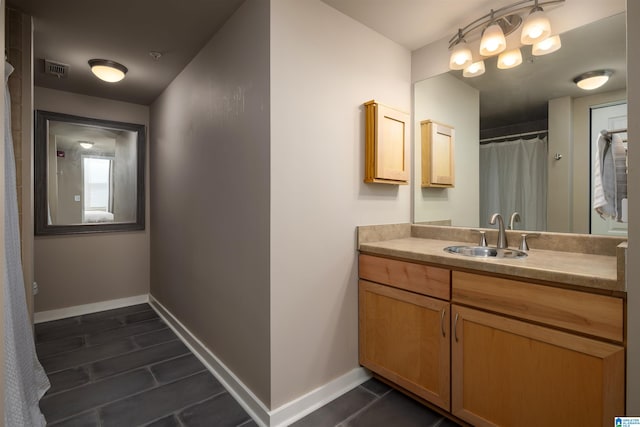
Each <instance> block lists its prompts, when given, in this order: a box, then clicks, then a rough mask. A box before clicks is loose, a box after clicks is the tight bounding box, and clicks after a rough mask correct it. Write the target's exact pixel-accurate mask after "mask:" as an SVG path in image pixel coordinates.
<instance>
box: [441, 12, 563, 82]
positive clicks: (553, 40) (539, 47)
mask: <svg viewBox="0 0 640 427" xmlns="http://www.w3.org/2000/svg"><path fill="white" fill-rule="evenodd" d="M564 1H565V0H549V1H545V2H539V1H538V0H521V1H518V2H515V3H512V4H510V5H507V6H504V7H502V8H500V9H496V10H493V9H491V11H490V12H489V13H488V14H486V15H484V16H482V17H480V18H478V19H476V20H475V21H473V22H471V23H470V24H468V25H467V26H465V27H463V28H460V29H459V30H458V33H457V34H456V35H455V36H453V37H452V38H451V40H449V49H450V50H451V56H450V58H449V68H450V69H451V70H460V69H462V70H466V69H467V68H468V67H474V70H468V71H467V72H466V73H465V72H463V76H465V77H467V76H469V77H474V76H476V75H479V74H478V70H479V68H478V65H475V64H478V63H479V62H481V61H482V60H483V59H484V58H485V57H490V56H494V55H498V54H500V59H498V68H501V69H508V68H513V67H516V66H518V65H520V64H521V63H522V53H521V52H520V49H519V48H517V46H516V47H514V48H513V49H510V50H509V52H507V53H503V52H504V51H505V50H507V40H506V36H508V35H509V34H511V33H513V32H514V31H515V30H516V29H518V27H520V24H521V23H522V22H523V21H522V17H521V16H520V13H524V12H528V16H527V17H526V18H525V20H524V24H523V25H522V32H521V34H520V43H522V44H524V45H533V46H532V54H533V55H536V56H540V55H547V54H549V53H552V52H555V51H557V50H558V49H560V47H561V46H562V44H561V43H560V37H559V36H558V35H552V33H551V23H550V21H549V18H548V17H547V16H546V14H545V12H544V10H543V9H542V6H546V5H550V4H555V3H563V2H564ZM476 30H478V31H482V36H481V40H480V49H479V52H478V54H479V56H480V58H474V56H473V54H472V53H471V51H470V50H469V49H468V47H467V42H466V40H465V37H467V36H469V35H471V34H472V33H473V32H474V31H476ZM518 54H519V55H518ZM518 57H519V58H520V59H518ZM463 64H466V65H463ZM474 65H475V66H474Z"/></svg>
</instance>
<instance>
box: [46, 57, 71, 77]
mask: <svg viewBox="0 0 640 427" xmlns="http://www.w3.org/2000/svg"><path fill="white" fill-rule="evenodd" d="M44 72H45V73H46V74H52V75H54V76H56V77H58V78H59V79H61V78H65V77H67V74H68V73H69V65H67V64H63V63H62V62H56V61H51V60H49V59H45V60H44Z"/></svg>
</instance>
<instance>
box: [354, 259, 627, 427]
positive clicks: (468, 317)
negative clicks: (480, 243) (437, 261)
mask: <svg viewBox="0 0 640 427" xmlns="http://www.w3.org/2000/svg"><path fill="white" fill-rule="evenodd" d="M359 276H360V281H359V327H360V331H359V332H360V343H359V344H360V363H361V365H363V366H365V367H367V368H368V369H370V370H371V371H373V372H375V373H376V374H378V375H380V376H381V377H383V378H386V379H387V380H389V381H391V382H393V383H395V384H397V385H398V386H400V387H402V388H404V389H405V390H407V391H409V392H411V393H413V394H415V395H416V396H419V397H421V398H423V399H424V400H426V401H428V402H431V403H433V404H435V405H437V406H439V407H440V408H442V409H444V410H446V411H449V412H450V413H451V414H452V415H454V416H455V417H457V418H458V419H460V420H463V421H466V422H468V423H470V424H471V425H474V426H524V427H528V426H531V427H539V426H551V425H572V426H573V425H579V426H603V425H612V422H613V419H614V417H615V416H621V415H624V414H625V402H624V400H625V348H624V317H623V316H624V301H623V299H622V298H618V297H614V296H611V295H600V294H595V293H590V292H583V291H579V290H573V289H565V288H560V287H553V286H546V285H540V284H535V283H529V282H524V281H520V280H512V279H507V278H501V277H494V276H490V275H485V274H475V273H469V272H461V271H450V270H448V269H446V268H440V267H433V266H426V265H422V264H418V263H413V262H405V261H400V260H394V259H388V258H384V257H378V256H370V255H366V254H361V255H360V257H359Z"/></svg>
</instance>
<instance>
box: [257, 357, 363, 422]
mask: <svg viewBox="0 0 640 427" xmlns="http://www.w3.org/2000/svg"><path fill="white" fill-rule="evenodd" d="M369 378H371V375H370V374H369V373H368V371H367V370H365V369H364V368H355V369H353V370H351V371H349V372H347V373H346V374H344V375H342V376H341V377H338V378H336V379H334V380H333V381H330V382H328V383H327V384H324V385H322V386H320V387H318V388H316V389H315V390H312V391H310V392H309V393H307V394H305V395H302V396H300V397H299V398H297V399H295V400H292V401H291V402H288V403H285V404H284V405H282V406H280V407H279V408H276V409H274V410H273V411H271V412H270V413H269V415H270V420H271V426H278V427H280V426H283V427H284V426H288V425H290V424H292V423H294V422H295V421H297V420H299V419H301V418H302V417H304V416H305V415H308V414H310V413H311V412H313V411H315V410H316V409H318V408H320V407H322V406H324V405H326V404H327V403H329V402H331V401H332V400H334V399H335V398H337V397H339V396H342V395H343V394H344V393H346V392H348V391H349V390H352V389H353V388H355V387H357V386H359V385H360V384H362V383H363V382H365V381H367V380H368V379H369Z"/></svg>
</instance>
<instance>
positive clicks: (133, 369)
mask: <svg viewBox="0 0 640 427" xmlns="http://www.w3.org/2000/svg"><path fill="white" fill-rule="evenodd" d="M122 354H126V353H122ZM188 354H192V353H191V352H188V353H182V354H179V355H177V356H173V357H170V358H168V359H162V360H159V361H156V362H154V363H151V364H146V365H140V366H137V367H135V368H131V369H127V370H126V371H120V372H117V373H115V374H111V375H108V376H106V377H101V378H95V377H94V373H93V370H92V369H90V368H91V366H90V365H91V363H93V362H90V363H85V364H83V365H77V366H72V367H70V368H67V369H65V370H63V371H57V372H64V371H66V370H70V369H77V368H85V367H86V368H87V373H88V374H89V382H87V383H85V384H80V385H77V386H74V387H70V388H66V389H64V390H59V391H56V392H55V393H51V394H47V395H46V396H44V397H49V396H57V395H58V394H60V393H65V392H67V391H72V390H75V389H78V388H81V387H85V386H87V385H89V384H95V383H98V382H100V381H105V380H108V379H112V378H115V377H117V376H120V375H124V374H128V373H131V372H134V371H136V370H138V369H140V370H142V369H147V368H150V367H152V366H156V365H160V364H162V363H165V362H169V361H171V360H175V359H178V358H180V357H184V356H186V355H188ZM114 357H118V356H114ZM102 360H107V359H102ZM206 370H207V369H206V367H204V368H203V369H201V370H199V371H196V372H191V373H190V374H189V375H186V376H184V377H180V378H177V379H175V380H172V381H168V382H166V383H161V382H159V381H158V386H159V387H160V386H163V385H165V384H171V383H172V382H174V381H178V380H180V379H183V378H187V377H190V376H192V375H195V374H198V373H200V372H203V371H206ZM149 371H150V373H151V375H152V376H153V379H154V380H156V378H155V375H154V374H153V371H151V370H150V369H149Z"/></svg>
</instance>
